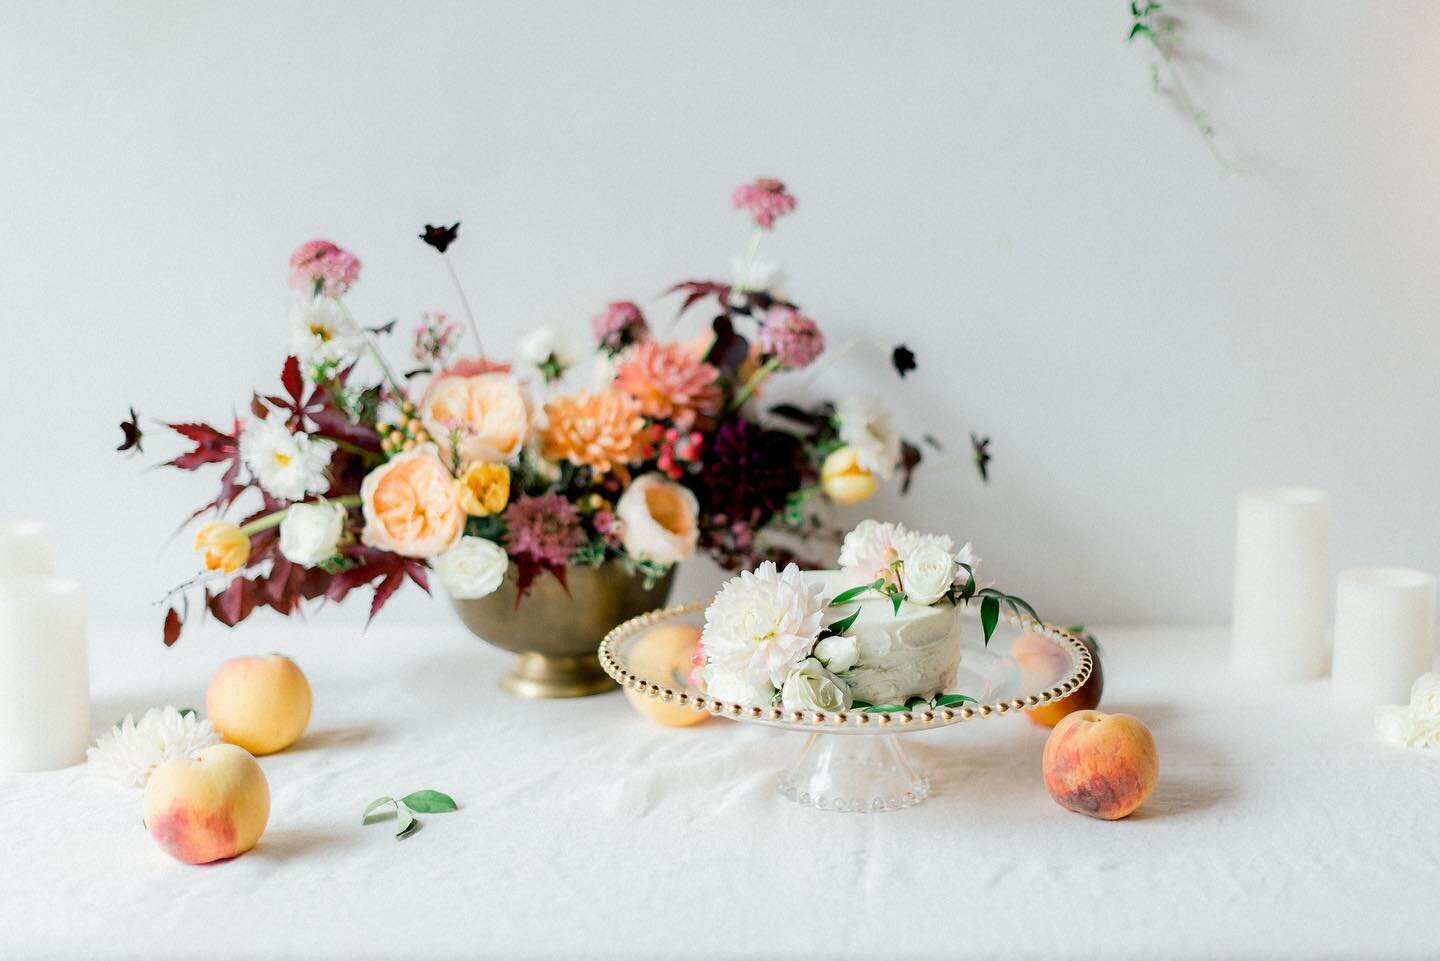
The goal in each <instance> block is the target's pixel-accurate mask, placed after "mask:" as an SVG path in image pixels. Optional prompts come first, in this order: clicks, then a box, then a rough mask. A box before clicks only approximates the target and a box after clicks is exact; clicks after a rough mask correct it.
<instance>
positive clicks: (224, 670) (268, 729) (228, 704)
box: [205, 654, 311, 756]
mask: <svg viewBox="0 0 1440 961" xmlns="http://www.w3.org/2000/svg"><path fill="white" fill-rule="evenodd" d="M310 707H311V698H310V682H309V681H307V680H305V675H304V674H302V673H301V672H300V668H298V667H296V666H295V662H294V661H292V660H290V658H288V657H285V656H284V655H282V654H271V655H269V656H268V657H237V658H233V659H232V660H229V661H226V662H225V663H224V664H221V665H220V669H219V670H217V671H216V672H215V676H214V677H212V678H211V679H210V688H209V690H207V691H206V692H205V713H206V714H208V715H209V716H210V723H211V724H213V725H214V726H215V730H216V732H218V733H219V735H220V736H221V737H222V738H224V739H225V740H226V741H229V742H230V743H231V744H238V745H239V746H240V747H243V748H244V749H245V750H247V751H249V752H250V753H251V754H254V755H256V756H260V755H264V754H274V753H275V752H276V751H283V750H285V749H286V748H287V747H289V746H290V745H292V744H294V743H295V742H296V741H298V740H300V735H302V734H304V733H305V726H306V725H307V724H309V723H310Z"/></svg>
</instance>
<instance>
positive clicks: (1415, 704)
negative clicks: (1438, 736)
mask: <svg viewBox="0 0 1440 961" xmlns="http://www.w3.org/2000/svg"><path fill="white" fill-rule="evenodd" d="M1410 708H1411V710H1413V711H1416V712H1418V713H1419V715H1420V716H1421V717H1423V718H1427V719H1429V720H1432V721H1440V674H1421V675H1420V676H1419V677H1417V678H1416V679H1415V684H1414V685H1413V686H1412V687H1411V688H1410Z"/></svg>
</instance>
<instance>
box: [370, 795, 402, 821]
mask: <svg viewBox="0 0 1440 961" xmlns="http://www.w3.org/2000/svg"><path fill="white" fill-rule="evenodd" d="M387 804H390V805H394V806H395V809H396V810H397V811H398V810H399V805H396V804H395V799H394V798H393V797H377V798H376V799H375V800H373V801H371V802H370V803H369V804H367V805H366V806H365V813H364V814H362V815H360V823H361V824H370V823H371V822H372V818H371V815H373V814H374V813H375V812H376V811H378V810H379V809H380V808H383V807H384V806H385V805H387ZM384 817H385V815H384V814H381V815H380V816H378V817H375V818H373V820H375V821H380V820H383V819H384Z"/></svg>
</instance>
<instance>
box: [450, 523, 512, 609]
mask: <svg viewBox="0 0 1440 961" xmlns="http://www.w3.org/2000/svg"><path fill="white" fill-rule="evenodd" d="M509 566H510V558H509V556H508V555H507V554H506V553H505V548H503V547H501V546H500V545H499V544H497V543H495V542H494V541H489V540H486V539H485V538H483V537H469V536H465V537H461V538H460V539H459V540H458V541H456V542H455V543H454V545H453V546H451V547H450V549H449V550H447V551H445V553H443V554H441V555H440V556H439V557H437V558H435V570H436V572H437V573H439V575H440V583H442V584H444V585H445V592H446V593H447V594H449V595H450V596H451V597H453V598H455V599H456V600H459V601H473V600H475V599H477V598H481V597H486V596H488V595H490V594H493V593H495V591H496V590H497V589H498V588H499V587H500V582H501V581H503V580H504V579H505V571H506V569H508V568H509Z"/></svg>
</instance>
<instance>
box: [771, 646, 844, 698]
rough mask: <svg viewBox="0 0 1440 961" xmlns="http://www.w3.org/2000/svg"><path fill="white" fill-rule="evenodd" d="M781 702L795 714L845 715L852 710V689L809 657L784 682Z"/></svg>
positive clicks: (781, 689)
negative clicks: (844, 713)
mask: <svg viewBox="0 0 1440 961" xmlns="http://www.w3.org/2000/svg"><path fill="white" fill-rule="evenodd" d="M780 699H781V700H782V701H783V702H784V704H785V706H786V707H787V708H789V709H790V710H792V711H796V710H798V711H843V710H846V709H847V708H849V707H850V704H851V703H852V700H853V699H852V698H851V696H850V687H849V685H847V684H846V683H845V682H844V681H842V680H840V679H839V678H838V677H836V676H835V675H834V674H831V673H830V672H829V671H827V670H825V665H823V664H821V663H820V662H819V661H817V660H816V659H815V658H813V657H807V658H805V660H803V661H801V662H800V665H799V666H798V667H796V668H795V669H794V670H792V671H791V672H790V674H789V676H788V677H786V678H785V684H784V685H783V686H782V687H781V688H780Z"/></svg>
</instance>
